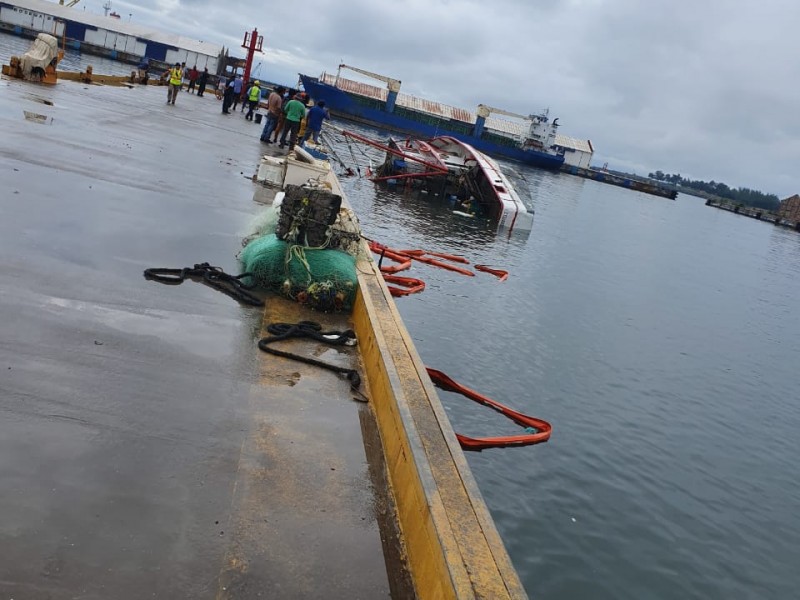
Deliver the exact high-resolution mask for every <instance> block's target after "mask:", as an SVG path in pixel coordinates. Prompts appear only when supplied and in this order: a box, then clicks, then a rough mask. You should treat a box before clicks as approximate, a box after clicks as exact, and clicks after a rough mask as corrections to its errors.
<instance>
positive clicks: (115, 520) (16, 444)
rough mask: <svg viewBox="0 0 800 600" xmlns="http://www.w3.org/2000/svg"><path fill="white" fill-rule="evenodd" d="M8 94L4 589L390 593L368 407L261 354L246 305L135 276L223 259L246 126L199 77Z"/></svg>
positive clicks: (240, 213) (236, 212) (46, 592)
mask: <svg viewBox="0 0 800 600" xmlns="http://www.w3.org/2000/svg"><path fill="white" fill-rule="evenodd" d="M0 88H1V91H0V119H1V120H2V130H3V136H2V140H1V141H0V178H1V179H2V184H1V185H2V190H3V193H2V198H3V201H2V203H0V249H1V250H2V252H1V254H2V257H3V265H2V268H1V269H0V322H2V323H3V326H2V330H3V335H2V336H0V413H2V418H0V479H1V480H2V482H3V485H2V486H0V514H2V515H3V518H2V520H0V555H2V556H0V591H2V596H3V597H4V598H74V597H80V598H98V599H99V598H103V599H108V598H120V599H121V598H151V597H152V598H226V597H231V598H234V597H235V598H257V597H270V598H279V597H280V598H323V597H325V598H380V597H387V596H388V594H389V582H388V578H387V569H386V566H385V561H384V553H383V550H382V542H381V537H380V533H379V528H378V518H379V516H380V514H379V508H380V499H379V498H377V497H376V495H375V493H374V491H373V486H372V483H371V478H370V473H369V468H368V463H367V458H366V454H365V446H364V445H363V444H361V443H353V440H354V439H356V440H360V439H361V437H362V427H365V426H368V424H369V418H368V415H369V410H368V408H367V406H366V405H364V404H360V403H357V402H354V401H353V400H352V399H351V397H350V394H349V393H348V391H349V390H348V386H347V385H346V383H345V382H342V381H340V380H338V379H337V377H336V376H335V375H332V374H329V373H323V374H320V373H318V372H316V371H315V372H314V373H309V374H308V376H306V375H307V374H306V373H304V369H303V368H298V366H297V365H293V366H292V368H291V371H290V374H289V376H288V377H287V376H286V374H285V371H286V369H285V368H284V369H283V371H282V372H279V373H272V374H270V373H268V372H266V370H267V367H266V366H265V365H268V363H269V361H265V360H263V358H265V357H261V356H259V352H258V350H257V349H256V346H255V343H256V341H257V339H258V337H259V336H260V330H261V324H262V319H263V317H264V315H263V311H262V310H261V309H258V308H250V307H242V306H240V305H239V304H237V303H236V302H235V301H234V300H232V299H230V298H228V297H226V296H224V295H222V294H219V293H218V292H215V291H213V290H211V289H209V288H207V287H205V286H203V285H200V284H197V283H193V282H186V283H184V284H183V285H181V286H174V287H173V286H163V285H159V284H157V283H154V282H148V281H145V279H144V278H143V277H142V271H143V269H145V268H147V267H155V266H163V267H182V266H191V265H192V264H194V263H195V262H203V261H209V262H211V263H212V264H216V265H219V266H222V267H223V268H225V269H226V270H227V271H228V272H232V273H236V272H238V266H237V262H236V260H235V257H234V255H235V253H236V252H237V250H238V249H239V248H241V238H242V237H243V235H244V234H245V233H247V231H246V229H247V224H248V222H249V220H250V218H251V216H252V215H253V214H254V213H255V212H256V209H257V206H256V205H254V204H253V201H252V197H253V184H252V183H251V181H250V180H249V176H250V175H252V174H253V172H254V165H256V164H257V161H258V158H259V154H260V150H261V149H260V148H259V145H258V143H257V140H258V137H257V131H256V130H257V129H258V126H257V125H254V124H251V123H249V122H246V121H244V119H243V118H242V117H241V115H240V114H238V113H237V114H236V115H230V116H225V115H222V114H221V113H220V103H219V102H217V101H216V100H215V99H214V97H213V95H209V96H207V97H205V98H197V97H196V96H192V95H190V94H186V93H183V94H181V95H180V97H179V98H178V101H177V104H176V105H175V106H167V105H166V103H165V101H166V92H165V91H164V90H162V89H160V88H149V89H148V88H136V89H132V90H128V89H119V88H104V87H96V86H91V87H89V86H82V85H80V84H73V83H62V84H59V85H57V86H54V87H44V86H35V85H32V84H28V83H24V82H18V81H9V80H2V81H0ZM24 111H28V112H29V113H36V114H41V115H44V116H45V120H44V121H43V122H40V121H41V119H36V120H29V119H26V118H25V113H24ZM254 140H255V143H254ZM322 317H323V322H324V323H325V325H326V326H329V327H330V326H338V325H339V324H338V323H336V322H335V321H336V319H335V318H333V322H331V318H328V319H327V322H326V319H325V318H324V315H322ZM306 318H308V315H306ZM334 354H336V353H335V352H334ZM346 358H347V357H345V359H346ZM308 369H313V367H308V368H306V370H308ZM363 412H366V413H367V415H366V416H365V415H362V413H363ZM364 422H366V425H364ZM276 482H278V483H279V484H280V485H277V484H276ZM354 573H355V575H354Z"/></svg>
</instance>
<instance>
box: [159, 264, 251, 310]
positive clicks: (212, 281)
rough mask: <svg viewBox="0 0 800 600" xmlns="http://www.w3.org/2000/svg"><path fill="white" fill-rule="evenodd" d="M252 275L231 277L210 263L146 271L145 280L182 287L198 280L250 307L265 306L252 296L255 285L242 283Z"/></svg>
mask: <svg viewBox="0 0 800 600" xmlns="http://www.w3.org/2000/svg"><path fill="white" fill-rule="evenodd" d="M251 276H252V273H242V274H241V275H229V274H228V273H226V272H225V271H223V270H222V269H221V268H220V267H214V266H211V265H210V264H208V263H199V264H196V265H194V267H191V268H190V267H184V268H183V269H162V268H153V269H145V270H144V278H145V279H147V280H152V281H157V282H159V283H163V284H166V285H180V284H181V283H183V282H184V281H186V280H187V279H197V280H199V281H200V282H201V283H204V284H206V285H207V286H209V287H211V288H214V289H215V290H217V291H219V292H222V293H223V294H226V295H228V296H230V297H231V298H233V299H234V300H238V301H239V302H241V303H243V304H249V305H250V306H264V301H263V300H262V299H261V298H259V297H258V296H256V295H255V294H251V293H250V290H252V289H253V288H254V287H255V286H254V285H247V284H246V283H244V282H243V281H242V279H243V278H245V277H251Z"/></svg>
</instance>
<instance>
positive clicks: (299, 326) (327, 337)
mask: <svg viewBox="0 0 800 600" xmlns="http://www.w3.org/2000/svg"><path fill="white" fill-rule="evenodd" d="M267 331H268V332H269V333H271V334H272V335H271V336H269V337H265V338H261V339H260V340H259V341H258V347H259V348H260V349H261V350H263V351H264V352H267V353H269V354H274V355H275V356H282V357H283V358H288V359H291V360H296V361H298V362H303V363H306V364H309V365H314V366H316V367H320V368H322V369H327V370H329V371H333V372H334V373H338V374H340V375H344V376H345V378H346V379H347V380H348V381H349V382H350V390H351V391H353V392H354V393H356V394H358V396H359V397H358V398H355V399H356V400H359V401H361V402H366V401H367V398H366V396H364V394H363V393H362V392H361V390H360V389H359V388H360V387H361V376H360V375H359V374H358V371H356V370H355V369H347V368H345V367H339V366H337V365H332V364H330V363H326V362H323V361H321V360H317V359H316V358H308V357H306V356H300V355H298V354H292V353H291V352H284V351H283V350H277V349H275V348H272V347H270V346H269V344H272V343H274V342H279V341H281V340H288V339H293V338H309V339H312V340H314V341H317V342H322V343H323V344H328V345H330V346H345V345H348V346H351V345H353V344H355V342H356V334H355V332H354V331H353V330H352V329H347V330H345V331H322V326H321V325H320V324H319V323H315V322H314V321H300V322H299V323H270V324H269V325H267Z"/></svg>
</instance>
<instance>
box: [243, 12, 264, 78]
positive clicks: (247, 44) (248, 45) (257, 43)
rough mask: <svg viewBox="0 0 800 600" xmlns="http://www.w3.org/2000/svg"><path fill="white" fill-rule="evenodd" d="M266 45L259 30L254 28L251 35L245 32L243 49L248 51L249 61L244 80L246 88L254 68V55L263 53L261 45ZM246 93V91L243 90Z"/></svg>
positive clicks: (245, 67) (246, 63) (247, 61)
mask: <svg viewBox="0 0 800 600" xmlns="http://www.w3.org/2000/svg"><path fill="white" fill-rule="evenodd" d="M263 43H264V36H263V35H258V29H256V28H253V31H251V32H250V33H247V32H245V34H244V41H243V42H242V48H245V49H246V50H247V60H246V61H245V63H244V79H243V83H244V85H245V86H247V85H249V83H250V69H251V68H252V67H253V55H254V54H255V53H256V52H263V51H262V50H261V45H262V44H263ZM242 91H244V90H242Z"/></svg>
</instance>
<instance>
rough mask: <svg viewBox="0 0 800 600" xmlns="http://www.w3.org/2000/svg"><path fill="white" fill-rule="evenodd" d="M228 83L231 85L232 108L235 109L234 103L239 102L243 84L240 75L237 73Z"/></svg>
mask: <svg viewBox="0 0 800 600" xmlns="http://www.w3.org/2000/svg"><path fill="white" fill-rule="evenodd" d="M230 85H231V86H232V87H233V110H236V105H237V104H239V100H241V99H242V87H243V85H244V84H243V83H242V76H241V75H237V76H236V79H234V80H233V81H231V83H230ZM242 106H244V103H242Z"/></svg>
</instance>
